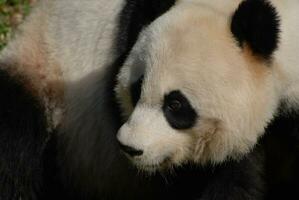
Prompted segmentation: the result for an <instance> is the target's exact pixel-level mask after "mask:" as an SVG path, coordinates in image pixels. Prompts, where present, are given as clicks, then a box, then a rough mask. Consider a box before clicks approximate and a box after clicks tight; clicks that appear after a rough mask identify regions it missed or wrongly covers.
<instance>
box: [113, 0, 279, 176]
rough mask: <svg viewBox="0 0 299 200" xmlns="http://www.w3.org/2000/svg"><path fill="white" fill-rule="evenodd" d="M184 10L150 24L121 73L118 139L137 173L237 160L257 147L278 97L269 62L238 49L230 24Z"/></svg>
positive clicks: (192, 7) (195, 9)
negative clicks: (120, 114) (120, 122)
mask: <svg viewBox="0 0 299 200" xmlns="http://www.w3.org/2000/svg"><path fill="white" fill-rule="evenodd" d="M219 15H220V14H219V13H217V12H215V11H214V10H210V9H207V8H202V7H201V6H200V5H197V4H193V3H189V4H188V3H186V4H183V5H180V4H178V5H176V7H174V8H173V9H172V10H171V11H169V12H168V13H166V14H165V15H164V16H162V17H160V18H159V19H158V20H156V21H155V22H154V23H153V24H151V25H150V26H149V27H148V28H147V29H146V30H145V31H144V32H143V33H142V34H141V36H140V39H139V41H138V42H137V44H136V45H135V47H134V49H133V50H132V52H131V54H130V55H129V57H128V59H127V61H126V63H125V65H124V66H123V67H122V69H121V71H120V74H119V77H118V85H117V87H116V94H117V98H118V100H119V103H120V105H121V108H122V110H123V113H122V114H123V116H124V119H125V120H126V122H125V123H124V125H123V126H122V127H121V129H120V130H119V132H118V134H117V138H118V140H119V142H120V145H121V148H122V149H123V151H124V152H125V153H126V154H127V155H128V157H129V158H130V159H131V160H132V161H133V163H135V164H136V165H137V167H138V168H139V169H143V170H146V171H155V170H157V169H164V168H169V167H171V166H173V165H180V164H183V163H186V162H196V163H201V164H204V163H206V162H221V161H224V160H225V159H227V158H228V157H231V158H238V157H240V156H242V155H244V154H245V153H247V152H249V151H250V149H251V148H252V147H253V146H254V144H256V142H257V139H258V138H259V136H260V135H261V134H262V133H263V131H264V128H265V127H266V124H267V123H268V122H269V120H270V119H271V118H272V115H273V112H274V110H275V108H276V104H277V101H278V100H277V97H276V92H275V91H276V90H275V86H274V75H273V74H272V73H271V68H270V67H268V66H266V62H264V61H262V60H261V59H259V58H256V57H254V56H253V55H252V54H251V52H250V50H249V49H246V48H244V49H241V48H240V47H239V46H238V45H237V44H236V41H235V39H234V37H233V35H232V33H231V31H230V29H229V26H228V24H229V20H230V19H229V17H223V16H220V17H219Z"/></svg>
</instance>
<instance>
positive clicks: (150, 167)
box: [135, 157, 172, 173]
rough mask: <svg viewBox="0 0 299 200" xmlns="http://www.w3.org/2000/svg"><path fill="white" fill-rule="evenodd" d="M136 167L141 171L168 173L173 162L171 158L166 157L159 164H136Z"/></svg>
mask: <svg viewBox="0 0 299 200" xmlns="http://www.w3.org/2000/svg"><path fill="white" fill-rule="evenodd" d="M135 165H136V167H137V168H138V169H139V170H140V171H144V172H147V173H154V172H157V171H166V170H167V169H169V168H171V166H172V162H171V158H170V157H166V158H164V159H163V160H162V161H161V162H158V163H154V164H145V163H143V162H135Z"/></svg>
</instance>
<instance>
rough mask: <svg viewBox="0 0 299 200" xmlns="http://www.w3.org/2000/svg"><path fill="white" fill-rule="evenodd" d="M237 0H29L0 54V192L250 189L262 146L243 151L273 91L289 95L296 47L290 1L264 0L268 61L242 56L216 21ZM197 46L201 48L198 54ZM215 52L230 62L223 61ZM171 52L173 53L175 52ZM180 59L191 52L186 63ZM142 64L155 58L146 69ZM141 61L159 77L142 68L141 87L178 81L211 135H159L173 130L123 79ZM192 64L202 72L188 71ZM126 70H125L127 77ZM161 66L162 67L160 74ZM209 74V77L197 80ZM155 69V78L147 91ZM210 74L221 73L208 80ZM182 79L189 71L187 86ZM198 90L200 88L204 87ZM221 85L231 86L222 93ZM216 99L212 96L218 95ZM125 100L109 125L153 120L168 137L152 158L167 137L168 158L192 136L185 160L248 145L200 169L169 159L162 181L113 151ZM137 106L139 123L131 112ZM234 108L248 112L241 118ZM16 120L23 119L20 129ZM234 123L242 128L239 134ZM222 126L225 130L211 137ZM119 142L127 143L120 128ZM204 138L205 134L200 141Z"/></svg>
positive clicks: (110, 195)
mask: <svg viewBox="0 0 299 200" xmlns="http://www.w3.org/2000/svg"><path fill="white" fill-rule="evenodd" d="M240 2H241V1H240V0H233V1H231V2H229V3H227V2H226V3H225V5H223V4H224V3H223V1H222V0H216V1H205V0H204V1H202V2H196V1H193V0H186V1H177V2H176V3H175V2H174V1H172V0H167V1H163V2H162V1H161V3H159V2H158V1H156V0H153V1H145V0H144V1H142V0H141V1H138V0H136V1H133V0H126V1H124V0H113V1H106V0H89V1H88V2H87V1H82V0H41V1H40V3H39V5H38V6H37V8H36V9H34V10H33V13H32V14H31V15H30V16H29V17H28V19H27V20H26V22H25V23H24V24H23V25H22V26H21V27H20V31H19V32H18V33H16V36H15V38H14V40H12V41H11V42H10V43H9V45H8V47H7V48H6V49H5V50H4V51H3V52H2V53H1V56H0V60H1V62H0V88H1V91H4V95H3V96H1V100H0V103H1V110H0V120H1V121H0V129H1V130H0V139H1V140H0V141H1V145H0V153H1V154H0V156H1V162H0V175H1V179H0V199H1V200H2V199H3V200H11V199H13V200H15V199H20V198H21V199H24V200H27V199H38V198H39V199H63V200H65V199H88V200H90V199H202V200H203V199H230V200H231V199H244V198H247V199H253V198H254V199H259V198H262V196H263V191H264V190H263V189H264V185H263V180H261V179H259V178H256V177H260V175H261V173H262V172H261V169H262V168H263V159H262V153H261V152H260V149H258V148H257V149H255V150H254V151H252V152H249V150H251V149H252V146H253V145H254V144H255V143H256V141H257V138H258V137H259V136H260V135H261V134H262V132H263V130H264V128H265V126H266V124H267V122H268V120H270V118H271V117H272V115H273V112H274V111H275V109H276V107H277V105H276V104H278V103H277V102H278V99H280V98H286V99H288V106H289V107H291V106H293V105H295V104H296V99H297V96H296V94H298V93H297V90H296V81H297V78H296V77H297V76H296V75H295V74H296V70H297V69H296V67H295V66H296V64H297V63H298V61H297V53H295V52H296V49H297V50H298V47H297V45H296V44H297V43H296V41H295V42H294V40H297V38H298V37H297V35H296V34H297V32H298V31H297V32H295V31H293V30H296V27H298V26H296V25H298V22H297V20H296V21H295V20H294V19H296V16H297V10H298V3H297V2H296V0H288V4H285V3H281V2H280V1H279V0H277V1H274V0H273V2H274V4H273V5H274V7H275V8H277V10H278V15H279V16H280V17H281V41H280V46H279V48H278V51H276V52H275V55H274V56H273V60H272V61H273V63H272V64H271V66H270V68H269V67H268V64H269V63H263V62H261V61H260V60H256V58H255V57H254V56H251V51H247V50H248V48H243V49H241V48H240V47H238V46H237V45H236V41H235V40H234V39H233V37H232V33H231V32H230V30H229V28H228V26H227V25H228V24H229V19H230V17H231V15H232V14H233V12H234V11H235V10H236V9H237V7H238V5H239V3H240ZM174 3H175V5H174ZM290 8H292V9H290ZM203 16H204V17H207V20H206V19H204V18H201V17H203ZM197 18H199V19H200V20H197ZM152 22H153V23H152ZM296 23H297V24H296ZM182 25H183V26H182ZM216 25H217V26H216ZM181 26H182V27H181ZM198 27H200V28H198ZM289 27H292V28H291V29H289ZM201 29H202V30H204V31H201ZM143 30H144V31H143ZM142 31H143V32H142ZM140 32H142V34H141V35H140V34H139V33H140ZM139 35H140V37H139ZM138 38H139V39H138ZM181 38H183V39H182V42H181ZM191 38H192V39H191ZM194 38H197V39H194ZM137 39H138V40H139V41H138V42H137V44H136V46H135V47H134V49H133V52H131V48H132V47H133V46H134V44H135V42H136V41H137ZM185 39H186V40H187V44H188V45H187V46H185V45H184V44H186V43H185ZM214 39H215V40H214ZM211 41H213V45H211ZM189 44H190V46H189ZM215 46H217V47H218V48H215ZM169 47H171V48H169ZM200 47H206V48H203V49H200ZM227 47H231V49H227ZM189 48H190V49H189ZM207 48H208V49H207ZM182 50H183V51H182ZM199 50H200V51H199ZM294 51H295V52H294ZM209 52H212V53H213V54H212V55H211V56H210V57H207V53H209ZM297 52H298V51H297ZM198 53H199V54H200V56H198ZM148 54H149V55H148ZM140 55H142V56H140ZM219 55H221V57H222V58H219ZM145 57H146V59H145ZM225 57H226V58H229V59H231V60H230V62H228V63H226V64H225V65H223V60H222V59H223V58H225ZM162 58H163V59H162ZM164 58H167V59H165V60H164ZM207 58H209V59H207ZM176 59H181V60H179V61H178V62H175V61H176ZM198 60H201V62H202V61H203V64H204V65H205V66H208V67H206V68H202V69H201V68H199V69H198V68H195V67H194V65H195V64H194V65H193V63H196V62H197V61H198ZM185 61H187V62H189V61H194V62H192V63H191V64H192V65H186V64H185V63H186V62H185ZM124 62H125V67H124V68H123V69H122V72H121V75H120V76H119V79H118V80H119V85H118V86H117V88H118V89H117V91H118V94H117V95H118V97H121V98H122V106H121V109H125V110H124V112H121V111H120V110H119V108H118V107H117V105H116V103H115V99H114V92H113V91H114V86H115V81H116V80H115V79H116V74H117V73H118V71H119V68H120V67H121V66H122V65H123V63H124ZM156 62H158V64H159V66H160V67H161V66H162V68H159V67H158V65H157V63H156ZM132 63H133V64H132ZM145 63H147V64H148V63H151V64H152V66H155V67H152V68H151V70H148V66H145ZM182 63H183V64H182ZM236 63H238V64H240V66H239V65H238V66H236V65H234V64H236ZM244 63H245V64H244ZM246 63H247V64H248V63H249V64H248V65H246ZM243 64H244V65H245V66H244V65H243ZM170 66H172V68H170ZM282 66H283V67H282ZM230 67H232V68H230ZM145 68H147V70H148V71H149V72H148V73H149V74H151V73H152V74H157V72H161V74H160V75H161V77H160V76H155V77H154V76H152V78H149V77H145V79H144V83H143V84H145V85H146V87H145V88H146V90H147V89H148V90H152V91H147V92H149V93H155V92H154V91H160V90H161V91H170V90H171V89H173V88H171V87H172V85H173V84H174V83H176V84H177V83H178V80H180V83H179V84H178V86H181V85H188V87H186V86H184V87H183V92H184V94H186V95H185V96H186V97H187V98H188V100H189V101H190V103H191V105H192V106H193V107H194V108H195V109H196V110H200V111H201V112H198V114H199V118H200V119H203V118H201V117H202V116H203V117H205V116H207V118H206V119H204V120H203V121H202V124H203V126H199V125H200V124H197V127H196V128H197V129H199V131H202V132H206V133H213V132H214V131H215V124H216V125H217V128H219V127H218V125H219V126H220V128H219V129H217V130H220V132H221V133H223V134H219V135H218V136H220V137H219V138H218V139H217V138H216V139H215V140H212V139H213V138H210V136H209V135H201V136H199V135H197V133H196V132H195V131H194V132H193V133H191V134H193V135H194V136H195V137H194V138H195V140H193V139H192V138H191V137H190V138H188V136H187V135H188V133H186V134H185V135H184V136H183V135H179V136H178V135H177V136H175V137H176V138H175V139H174V140H173V138H171V137H170V135H171V134H172V133H173V130H172V129H170V128H169V124H167V122H166V121H165V120H164V118H163V116H162V115H161V111H160V110H159V111H158V110H157V109H156V110H155V112H152V111H151V112H149V113H150V115H147V114H148V112H147V111H148V107H141V106H138V104H139V103H140V102H139V103H138V104H137V107H136V108H134V107H133V105H132V104H131V97H130V95H129V93H130V87H129V86H130V85H131V83H133V82H136V81H137V80H138V79H139V78H140V76H141V75H142V74H143V73H144V70H145ZM195 69H196V70H195ZM228 69H229V70H228ZM197 70H199V71H200V73H202V74H201V77H206V79H205V80H197V78H198V76H197V73H198V72H197ZM131 71H133V73H134V75H132V76H130V78H128V77H129V75H130V73H131ZM195 72H196V73H195ZM165 74H168V75H167V76H165V77H164V75H165ZM211 74H213V75H214V76H213V77H214V78H213V79H212V81H213V83H214V84H212V87H209V86H210V84H209V83H210V82H209V80H208V79H210V78H211ZM223 76H224V77H225V79H223ZM285 77H287V78H285ZM162 78H163V83H165V84H163V85H161V88H158V90H157V86H158V87H160V85H159V83H160V80H161V79H162ZM219 79H220V80H223V82H221V83H219V81H218V82H217V80H219ZM185 80H186V83H184V81H185ZM192 80H197V83H196V85H193V84H194V83H193V82H192ZM226 80H229V81H226ZM274 80H275V81H274ZM239 83H241V84H240V87H239ZM253 83H255V84H253ZM121 84H122V85H121ZM198 85H200V86H201V87H200V88H201V89H202V90H203V91H202V94H200V95H198V96H193V95H192V94H193V90H192V88H198V87H197V86H198ZM224 86H225V87H224ZM123 87H124V89H123ZM205 88H208V89H209V90H210V92H209V93H205V92H206V91H205V90H204V89H205ZM273 88H274V89H273ZM277 88H278V89H277ZM144 90H145V89H142V92H143V93H144V92H145V91H144ZM232 90H233V91H235V93H234V96H232V97H231V98H223V97H225V95H226V93H230V92H231V91H232ZM194 94H197V93H194ZM216 94H217V95H216ZM160 96H161V95H160V94H159V95H157V98H159V97H160ZM253 96H254V97H255V98H254V99H253V98H252V97H253ZM146 98H148V99H149V97H143V96H142V95H141V102H142V101H143V99H144V100H145V101H150V100H148V99H146ZM219 98H222V102H223V104H218V99H219ZM198 99H200V102H198ZM204 99H208V101H204ZM152 101H153V102H155V98H153V99H152ZM276 101H277V102H276ZM244 102H249V103H250V105H260V106H256V107H254V110H249V108H252V107H253V106H249V107H247V105H245V104H244V105H243V103H244ZM235 106H236V107H235ZM211 107H212V108H213V109H211ZM236 108H237V109H236ZM19 110H22V111H23V112H19ZM133 110H134V114H133V115H132V124H135V125H134V126H127V125H128V124H126V125H125V126H123V128H122V129H121V131H124V130H125V129H126V128H128V129H131V130H132V129H135V130H139V131H140V136H142V137H143V141H144V143H145V142H149V141H150V140H146V139H151V137H146V135H145V134H144V133H146V132H147V133H149V131H152V130H153V128H155V126H156V129H155V130H157V128H160V127H162V129H160V130H159V131H160V132H161V133H162V134H164V135H166V137H163V138H162V140H161V141H160V142H163V141H165V140H168V139H169V141H170V140H171V143H172V144H173V145H170V147H168V146H167V147H166V148H163V146H161V145H157V146H156V147H157V149H156V150H159V151H156V150H155V152H154V153H155V154H153V155H160V158H161V159H163V158H162V156H163V155H164V154H162V152H164V151H165V149H166V150H167V149H170V148H173V147H174V146H175V148H176V147H179V148H180V151H178V153H177V154H176V158H174V160H178V161H179V160H180V161H181V159H182V158H185V156H186V155H187V154H189V153H190V152H192V148H189V146H190V142H191V143H192V141H198V143H197V147H198V148H196V149H197V150H198V151H197V153H196V154H194V155H196V157H195V160H196V161H197V163H201V162H203V163H204V162H205V161H208V160H212V161H216V162H220V161H224V160H226V159H227V157H230V156H231V157H238V155H239V153H240V151H241V153H242V155H243V153H249V154H248V156H241V157H242V159H239V160H233V161H229V162H227V163H226V164H224V165H217V166H216V167H215V166H211V165H209V164H208V165H207V167H206V168H204V169H202V168H198V166H197V168H195V167H194V166H185V167H184V168H180V169H174V171H173V172H174V174H176V175H174V176H170V177H171V178H170V177H168V176H166V182H168V184H165V180H164V177H163V176H164V174H162V175H163V176H160V175H159V174H154V175H152V176H151V177H150V178H144V177H143V176H142V175H140V174H138V171H137V170H136V169H135V168H134V167H132V166H131V163H130V162H128V160H127V159H126V158H125V157H124V156H123V155H122V154H121V153H120V149H119V146H118V143H117V140H116V133H117V131H118V129H119V127H120V126H121V119H120V113H121V114H122V115H123V116H124V117H125V118H126V117H128V116H129V115H130V114H131V113H132V111H133ZM136 110H137V111H138V112H137V111H136ZM265 110H266V111H265ZM139 111H141V112H139ZM220 111H221V112H226V111H227V113H229V116H234V118H235V119H236V120H231V121H230V120H227V119H228V118H226V117H225V116H224V117H223V116H222V113H221V112H220ZM248 112H249V114H248ZM144 113H145V114H146V115H147V117H148V121H147V120H143V121H142V119H144V118H143V116H144V115H143V114H144ZM157 113H158V115H155V114H157ZM202 114H203V115H202ZM247 114H248V116H247ZM210 116H212V117H215V116H217V117H220V118H221V119H222V118H223V120H224V121H225V120H227V121H225V123H227V126H224V127H223V126H222V125H221V124H219V121H217V120H216V121H215V119H214V118H210ZM236 116H237V117H236ZM243 116H247V117H248V119H245V120H242V117H243ZM136 119H139V120H140V121H138V120H137V121H136ZM248 121H250V122H252V124H253V125H252V124H248V123H246V122H248ZM156 122H159V123H162V125H161V124H157V123H156ZM24 124H26V125H28V129H24V127H25V125H24ZM148 124H151V125H152V126H148ZM143 125H144V126H143ZM154 125H155V126H154ZM140 127H141V128H140ZM226 129H227V130H226ZM127 132H129V131H127ZM136 132H137V131H136ZM220 132H219V133H220ZM153 133H155V132H154V131H152V132H151V134H153ZM167 133H168V135H167ZM240 133H242V134H243V135H244V137H245V138H240V137H239V136H240ZM249 133H252V134H249ZM189 135H190V134H189ZM227 136H231V137H229V138H230V139H231V140H228V141H224V140H222V138H224V137H227ZM125 141H127V142H132V143H133V142H134V140H132V139H131V138H129V137H128V138H127V139H125ZM135 141H137V140H135ZM207 141H211V142H210V143H209V144H208V145H202V144H203V143H205V142H207ZM167 142H168V141H166V143H167ZM184 142H185V143H184ZM138 143H139V144H140V139H138ZM237 143H238V144H237ZM134 144H135V143H134ZM130 146H132V145H131V144H130ZM207 146H208V147H207ZM143 147H144V146H142V148H143ZM198 152H199V153H198ZM159 153H160V154H159ZM147 155H148V154H147ZM190 155H191V154H190ZM191 157H192V158H191V159H194V157H193V156H191ZM151 158H152V157H151ZM160 158H159V159H160ZM153 160H154V159H153ZM157 160H158V159H156V160H154V161H155V162H156V161H157ZM167 161H168V160H167ZM226 161H227V160H226ZM151 164H153V163H151ZM198 180H201V181H198ZM249 186H250V187H249ZM244 188H246V190H244ZM236 191H237V192H236ZM240 191H242V193H240Z"/></svg>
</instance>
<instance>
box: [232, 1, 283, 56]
mask: <svg viewBox="0 0 299 200" xmlns="http://www.w3.org/2000/svg"><path fill="white" fill-rule="evenodd" d="M231 31H232V33H233V34H234V36H235V38H236V39H237V41H238V42H239V44H240V46H241V47H243V46H244V44H246V45H248V46H249V48H251V50H252V52H253V53H254V54H256V55H257V56H260V57H262V58H265V59H269V58H271V55H272V53H273V52H274V51H275V50H276V48H277V46H278V40H279V17H278V14H277V12H276V9H275V8H274V7H273V6H272V5H271V4H270V2H268V1H267V0H244V1H243V2H242V3H241V4H240V5H239V7H238V9H237V10H236V11H235V13H234V14H233V17H232V22H231Z"/></svg>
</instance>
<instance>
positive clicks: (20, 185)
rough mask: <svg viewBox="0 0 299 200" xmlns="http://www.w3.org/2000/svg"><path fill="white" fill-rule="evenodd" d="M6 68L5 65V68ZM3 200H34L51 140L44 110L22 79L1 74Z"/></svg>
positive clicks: (0, 183)
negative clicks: (44, 153)
mask: <svg viewBox="0 0 299 200" xmlns="http://www.w3.org/2000/svg"><path fill="white" fill-rule="evenodd" d="M2 67H3V65H2ZM0 92H1V97H0V199H1V200H19V199H22V200H35V199H37V196H38V194H39V192H40V191H41V189H42V188H41V186H42V179H41V177H42V173H43V166H42V159H41V158H42V153H43V150H44V148H45V144H46V141H47V139H48V137H49V135H48V132H47V129H46V118H45V116H44V109H43V107H42V106H41V105H40V103H39V101H38V100H37V99H36V97H34V96H33V95H32V94H31V92H30V91H28V90H27V89H26V88H25V86H24V81H23V80H22V77H11V75H9V74H8V72H6V71H3V70H0Z"/></svg>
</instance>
